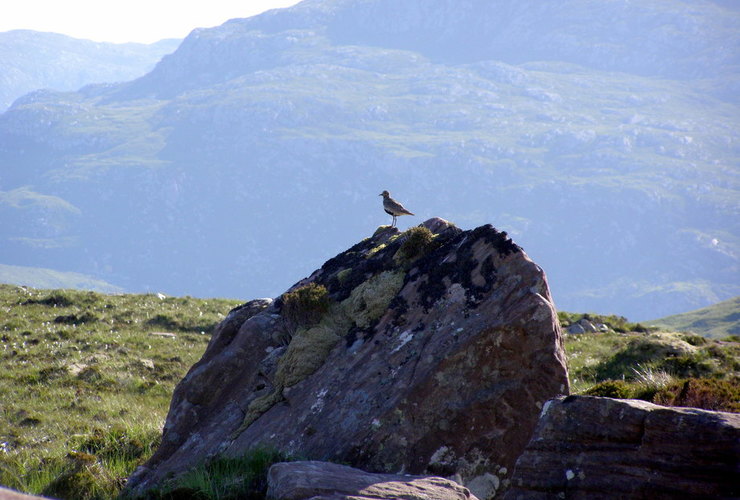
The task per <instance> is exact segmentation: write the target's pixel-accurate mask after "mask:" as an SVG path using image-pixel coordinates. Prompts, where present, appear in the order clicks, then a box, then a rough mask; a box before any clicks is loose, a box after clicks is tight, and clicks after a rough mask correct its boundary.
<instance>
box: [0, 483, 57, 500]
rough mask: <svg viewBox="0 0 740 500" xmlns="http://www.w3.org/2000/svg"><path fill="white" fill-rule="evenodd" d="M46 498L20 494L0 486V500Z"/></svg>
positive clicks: (39, 499) (38, 499)
mask: <svg viewBox="0 0 740 500" xmlns="http://www.w3.org/2000/svg"><path fill="white" fill-rule="evenodd" d="M46 498H47V497H39V496H36V495H27V494H25V493H20V492H18V491H15V490H10V489H8V488H3V487H2V486H0V500H46Z"/></svg>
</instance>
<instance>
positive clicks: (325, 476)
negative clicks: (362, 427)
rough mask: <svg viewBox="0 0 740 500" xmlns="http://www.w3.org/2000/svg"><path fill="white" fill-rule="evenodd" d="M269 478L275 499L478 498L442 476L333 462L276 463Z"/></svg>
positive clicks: (470, 499) (269, 492)
mask: <svg viewBox="0 0 740 500" xmlns="http://www.w3.org/2000/svg"><path fill="white" fill-rule="evenodd" d="M267 481H268V485H269V487H268V490H267V497H268V498H272V499H274V500H304V499H312V500H340V499H346V498H352V499H354V500H366V499H367V500H384V499H387V500H397V499H399V498H403V499H405V500H478V499H477V498H476V497H475V496H473V495H471V494H470V491H468V489H467V488H464V487H462V486H460V485H459V484H457V483H455V482H454V481H450V480H448V479H443V478H441V477H434V476H405V475H404V476H402V475H397V474H371V473H369V472H365V471H361V470H359V469H354V468H352V467H347V466H346V465H338V464H333V463H329V462H284V463H279V464H275V465H273V466H272V467H270V472H269V474H268V476H267Z"/></svg>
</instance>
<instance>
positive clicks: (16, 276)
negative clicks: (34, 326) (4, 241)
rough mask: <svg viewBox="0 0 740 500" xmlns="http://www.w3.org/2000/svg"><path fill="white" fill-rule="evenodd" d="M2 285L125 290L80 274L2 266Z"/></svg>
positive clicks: (110, 290) (0, 274)
mask: <svg viewBox="0 0 740 500" xmlns="http://www.w3.org/2000/svg"><path fill="white" fill-rule="evenodd" d="M0 283H8V284H13V285H22V286H30V287H33V288H72V289H82V290H92V291H95V292H102V293H121V292H123V289H122V288H120V287H117V286H115V285H111V284H110V283H106V282H105V281H101V280H98V279H95V278H91V277H90V276H85V275H84V274H79V273H65V272H59V271H55V270H53V269H44V268H40V267H22V266H7V265H5V264H0Z"/></svg>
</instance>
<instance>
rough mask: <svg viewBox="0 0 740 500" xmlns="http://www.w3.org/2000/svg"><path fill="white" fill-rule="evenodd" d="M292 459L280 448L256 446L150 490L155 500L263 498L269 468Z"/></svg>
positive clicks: (257, 499) (204, 465)
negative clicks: (161, 487) (157, 488)
mask: <svg viewBox="0 0 740 500" xmlns="http://www.w3.org/2000/svg"><path fill="white" fill-rule="evenodd" d="M289 460H292V458H291V457H290V456H288V455H286V454H284V453H281V452H279V451H277V450H272V449H267V448H255V449H252V450H250V451H248V452H247V453H246V454H245V455H243V456H241V457H237V458H218V459H215V460H212V461H210V462H206V463H204V464H201V465H199V466H197V467H195V468H193V469H192V470H191V471H189V472H187V473H186V474H184V475H182V476H181V477H179V478H177V479H175V480H174V481H173V482H172V483H171V484H169V485H168V486H166V487H165V488H163V489H162V490H161V491H152V492H147V495H148V496H147V497H146V498H148V499H151V500H175V499H185V498H188V499H198V500H263V499H264V498H265V496H266V494H267V471H268V469H269V468H270V466H271V465H272V464H274V463H277V462H286V461H289Z"/></svg>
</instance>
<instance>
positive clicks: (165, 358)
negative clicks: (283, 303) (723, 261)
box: [0, 285, 740, 500]
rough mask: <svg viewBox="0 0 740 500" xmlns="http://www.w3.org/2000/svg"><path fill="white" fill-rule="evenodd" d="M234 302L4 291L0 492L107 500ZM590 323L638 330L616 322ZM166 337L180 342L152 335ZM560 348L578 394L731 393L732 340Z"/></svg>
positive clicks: (142, 456) (589, 338)
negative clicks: (695, 382)
mask: <svg viewBox="0 0 740 500" xmlns="http://www.w3.org/2000/svg"><path fill="white" fill-rule="evenodd" d="M237 304H238V302H237V301H233V300H222V299H216V300H214V299H207V300H204V299H194V298H190V297H185V298H162V299H161V298H159V297H157V296H156V295H104V294H100V293H95V292H84V291H71V290H33V289H26V288H22V287H16V286H10V285H0V311H1V313H0V402H2V407H1V408H0V484H2V485H5V486H10V487H12V488H16V489H19V490H22V491H26V492H32V493H45V494H47V495H50V496H53V497H56V498H70V499H72V498H74V499H76V500H84V499H86V498H114V497H115V496H116V495H117V494H118V492H119V491H120V488H121V487H122V485H123V483H124V480H125V478H126V477H127V476H128V475H129V474H130V473H131V472H132V471H133V469H134V468H135V467H136V466H137V465H138V464H140V463H142V462H143V461H144V460H146V459H147V458H148V457H149V456H150V454H151V453H152V451H153V448H155V447H156V446H157V444H158V440H159V438H160V435H161V426H162V424H163V421H164V418H165V416H166V412H167V409H168V406H169V401H170V398H171V396H172V391H173V389H174V386H175V384H176V383H177V381H178V380H180V378H181V377H182V376H183V375H184V374H185V372H186V371H187V370H188V368H189V367H190V366H192V364H193V363H195V361H197V360H198V359H199V358H200V356H201V354H202V353H203V351H204V349H205V347H206V345H207V342H208V339H209V333H210V331H211V330H212V328H213V326H214V325H215V324H216V323H217V322H218V321H220V320H221V319H222V318H223V317H224V315H225V314H226V313H227V312H228V311H229V309H231V308H232V307H233V306H235V305H237ZM581 316H582V315H576V314H569V313H561V316H560V319H561V321H562V322H563V323H564V324H568V323H569V322H571V321H576V320H578V319H580V317H581ZM591 319H592V320H594V321H603V322H605V323H607V324H609V325H610V326H611V327H612V328H613V329H615V330H625V329H635V328H640V329H642V327H641V325H634V324H631V323H628V322H626V321H625V320H624V318H619V317H597V316H594V315H591ZM163 331H164V332H172V333H175V334H176V335H177V338H174V339H173V338H163V337H159V336H152V335H150V333H151V332H163ZM565 344H566V351H567V354H568V363H569V370H570V376H571V380H572V384H573V392H583V391H585V390H587V389H589V388H591V387H593V386H594V385H597V386H598V384H599V383H602V384H603V383H604V382H603V381H604V380H609V379H613V380H616V381H618V382H619V383H622V381H623V380H624V382H623V383H624V384H627V386H626V388H625V387H622V386H620V387H618V388H617V389H620V390H623V392H624V390H632V391H633V392H631V393H627V395H630V396H634V395H642V396H645V395H646V392H645V388H646V387H647V388H648V389H651V390H652V392H651V393H649V394H647V395H648V396H650V398H653V399H655V395H656V394H658V391H657V389H660V388H664V387H667V386H669V385H670V384H674V385H675V384H676V383H683V382H682V381H683V380H684V378H685V377H704V378H703V379H702V380H716V381H720V382H722V383H725V382H728V383H730V384H734V385H735V386H737V382H738V373H739V372H740V362H739V361H738V360H739V359H740V343H737V342H726V341H725V342H718V341H714V340H707V339H705V338H702V337H699V336H691V335H686V334H676V333H656V332H642V333H636V332H624V333H619V332H616V331H612V332H609V333H603V334H582V335H566V337H565ZM608 388H609V387H607V389H608ZM602 389H603V388H602ZM638 389H639V390H638ZM653 389H655V390H653ZM640 391H642V392H640ZM648 392H649V391H648ZM620 394H621V393H620ZM622 395H623V396H624V394H622ZM661 401H664V400H661ZM250 460H251V459H250ZM222 465H223V464H222ZM226 465H228V464H226ZM203 474H205V476H209V474H211V473H210V472H208V471H207V470H206V469H204V470H203V471H198V470H196V471H194V473H193V477H190V479H189V480H191V482H192V481H195V480H196V479H197V481H195V482H196V483H207V484H208V486H209V488H211V487H219V484H220V483H222V482H223V481H219V480H218V479H215V480H203V479H202V478H201V477H200V476H202V475H203ZM232 482H233V481H232ZM221 486H222V485H221ZM181 487H186V488H193V486H192V485H181ZM198 488H200V486H199V487H198ZM237 497H238V496H237ZM205 498H216V496H213V495H210V494H209V495H207V496H206V497H205ZM224 498H229V497H228V496H226V497H224ZM235 498H236V497H235Z"/></svg>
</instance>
